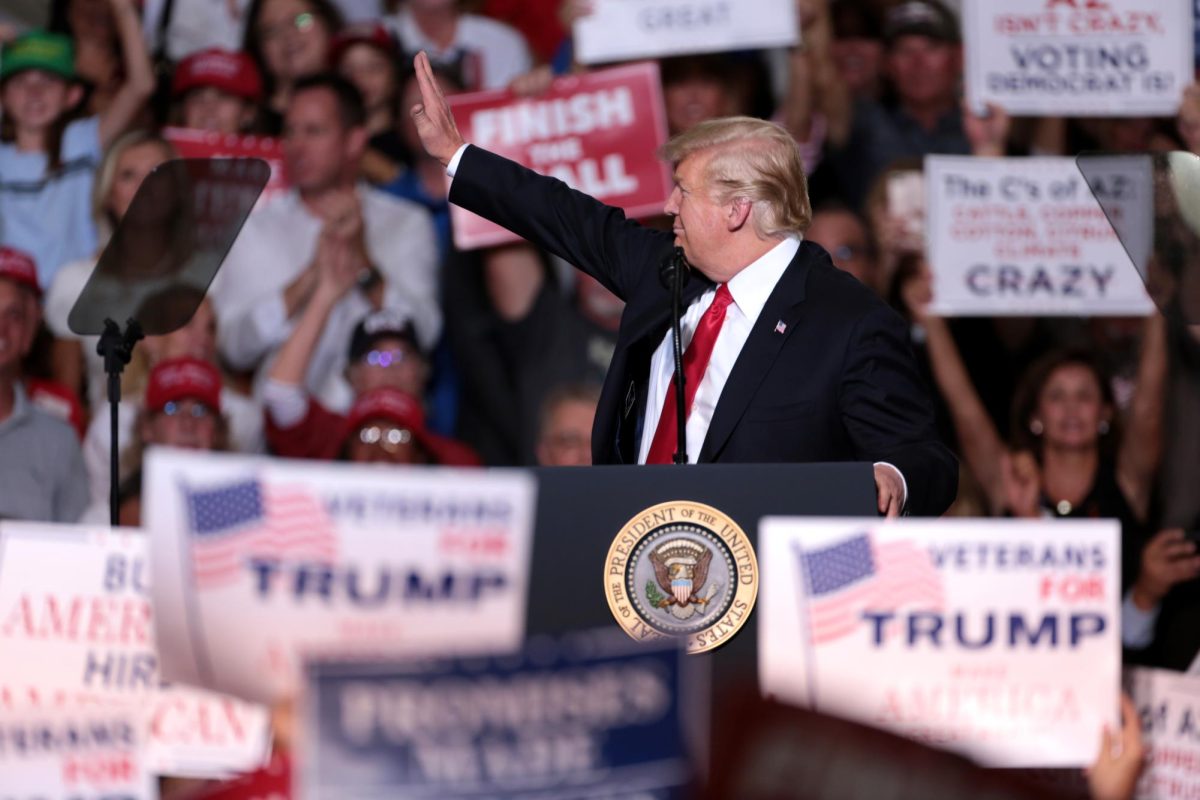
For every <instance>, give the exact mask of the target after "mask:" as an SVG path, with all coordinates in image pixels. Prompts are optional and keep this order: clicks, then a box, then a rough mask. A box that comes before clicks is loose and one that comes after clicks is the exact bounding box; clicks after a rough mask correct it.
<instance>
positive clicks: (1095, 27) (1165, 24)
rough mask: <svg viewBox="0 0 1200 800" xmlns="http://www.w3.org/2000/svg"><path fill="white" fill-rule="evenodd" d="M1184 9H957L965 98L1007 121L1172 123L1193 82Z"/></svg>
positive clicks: (1049, 0)
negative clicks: (1158, 119) (993, 108)
mask: <svg viewBox="0 0 1200 800" xmlns="http://www.w3.org/2000/svg"><path fill="white" fill-rule="evenodd" d="M1191 5H1192V4H1191V0H1006V2H1004V3H985V2H967V3H964V4H963V33H964V37H963V38H964V42H965V55H966V80H967V96H968V98H969V99H970V101H971V103H972V104H973V105H974V106H981V105H982V104H983V103H996V104H998V105H1000V106H1002V107H1004V108H1006V109H1007V110H1008V111H1009V112H1010V113H1013V114H1029V115H1039V114H1045V115H1051V116H1063V115H1077V116H1099V115H1113V116H1135V117H1136V116H1151V115H1160V116H1171V115H1174V114H1175V112H1176V111H1177V110H1178V109H1179V101H1180V97H1181V95H1182V94H1183V90H1184V88H1185V87H1186V86H1187V85H1188V84H1189V83H1191V81H1192V59H1193V55H1192V48H1193V24H1192V8H1191Z"/></svg>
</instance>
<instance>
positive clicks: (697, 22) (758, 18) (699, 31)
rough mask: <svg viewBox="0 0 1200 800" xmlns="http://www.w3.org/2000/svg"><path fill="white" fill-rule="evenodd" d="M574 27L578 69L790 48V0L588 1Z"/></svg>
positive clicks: (794, 28)
mask: <svg viewBox="0 0 1200 800" xmlns="http://www.w3.org/2000/svg"><path fill="white" fill-rule="evenodd" d="M589 5H590V6H591V9H590V11H591V13H589V14H586V15H584V16H582V17H580V18H579V19H578V20H577V21H576V22H575V25H574V41H575V57H576V58H578V59H579V62H580V63H582V64H596V63H601V62H606V61H628V60H630V59H634V58H657V57H659V56H672V55H686V54H688V53H707V52H726V51H729V50H759V49H763V48H768V47H789V46H791V45H794V44H795V43H796V40H797V38H798V37H799V26H798V24H797V19H796V3H795V2H794V0H593V2H591V3H590V4H589Z"/></svg>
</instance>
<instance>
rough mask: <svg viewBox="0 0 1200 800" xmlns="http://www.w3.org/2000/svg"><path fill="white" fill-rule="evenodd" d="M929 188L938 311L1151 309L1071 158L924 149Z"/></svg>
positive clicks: (1102, 312)
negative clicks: (934, 153)
mask: <svg viewBox="0 0 1200 800" xmlns="http://www.w3.org/2000/svg"><path fill="white" fill-rule="evenodd" d="M925 191H926V197H927V198H928V199H927V202H928V209H927V214H926V234H927V241H928V245H927V248H928V256H929V265H930V267H931V269H932V270H933V277H934V284H933V305H932V310H933V311H934V313H937V314H941V315H944V316H980V315H982V316H1005V315H1018V316H1034V315H1042V316H1144V315H1146V314H1149V313H1151V312H1153V311H1154V304H1153V302H1152V301H1151V300H1150V297H1149V295H1147V294H1146V289H1145V286H1144V284H1143V283H1142V280H1141V277H1140V275H1139V274H1138V270H1137V268H1136V267H1135V266H1134V264H1133V262H1132V261H1131V260H1130V257H1129V255H1128V253H1126V251H1125V248H1124V247H1123V246H1122V245H1121V241H1120V240H1119V239H1118V238H1117V234H1116V233H1115V232H1114V230H1113V227H1112V225H1110V224H1109V221H1108V219H1107V218H1106V217H1105V214H1104V210H1103V209H1102V208H1101V207H1100V204H1099V203H1098V202H1097V201H1096V198H1095V197H1094V196H1093V195H1092V193H1091V191H1090V190H1089V189H1088V184H1087V182H1086V181H1085V180H1084V178H1083V176H1082V175H1081V174H1080V172H1079V170H1078V168H1077V167H1076V166H1075V162H1074V160H1073V159H1070V158H977V157H973V156H927V157H926V158H925Z"/></svg>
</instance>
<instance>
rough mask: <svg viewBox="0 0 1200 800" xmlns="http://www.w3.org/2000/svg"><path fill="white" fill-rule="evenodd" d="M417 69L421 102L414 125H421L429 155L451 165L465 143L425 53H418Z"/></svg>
mask: <svg viewBox="0 0 1200 800" xmlns="http://www.w3.org/2000/svg"><path fill="white" fill-rule="evenodd" d="M413 68H414V69H415V70H416V72H417V85H418V86H419V87H420V88H421V102H420V103H418V104H417V105H415V106H413V107H412V110H411V111H410V113H411V114H412V118H413V122H415V123H416V124H417V134H418V135H419V136H420V137H421V144H422V145H424V146H425V152H427V153H429V155H431V156H433V157H434V158H436V159H437V160H438V161H440V162H442V164H443V165H449V164H450V159H451V158H453V157H454V154H455V153H456V152H458V148H460V147H462V146H463V144H465V142H464V141H463V138H462V136H461V135H460V134H459V132H458V126H457V125H455V124H454V117H452V116H451V115H450V107H449V106H448V105H446V98H445V96H443V95H442V90H441V88H440V87H439V86H438V84H437V80H436V79H435V78H434V77H433V68H432V67H431V66H430V65H429V56H427V55H426V54H425V51H424V50H422V51H421V52H419V53H417V56H416V58H414V59H413Z"/></svg>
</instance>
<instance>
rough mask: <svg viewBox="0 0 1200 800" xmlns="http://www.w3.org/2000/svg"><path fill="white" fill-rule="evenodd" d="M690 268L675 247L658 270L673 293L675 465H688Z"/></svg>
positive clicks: (659, 275)
mask: <svg viewBox="0 0 1200 800" xmlns="http://www.w3.org/2000/svg"><path fill="white" fill-rule="evenodd" d="M691 271H692V270H691V266H690V265H689V264H688V262H687V258H685V257H684V255H683V248H682V247H676V248H674V249H673V250H672V251H671V253H670V254H669V255H668V256H667V257H666V258H665V259H663V262H662V264H661V265H660V266H659V268H658V277H659V280H661V281H662V285H663V288H664V289H666V290H667V291H669V292H670V293H671V343H672V351H673V352H672V355H673V356H674V362H675V374H674V376H673V380H674V382H675V444H676V446H675V453H674V455H672V456H671V461H672V462H673V463H675V464H686V463H687V409H686V406H685V405H684V378H683V329H682V325H681V321H680V318H681V317H682V316H683V313H682V308H681V307H682V304H683V300H682V297H683V285H684V284H685V283H687V280H688V278H689V277H691Z"/></svg>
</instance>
